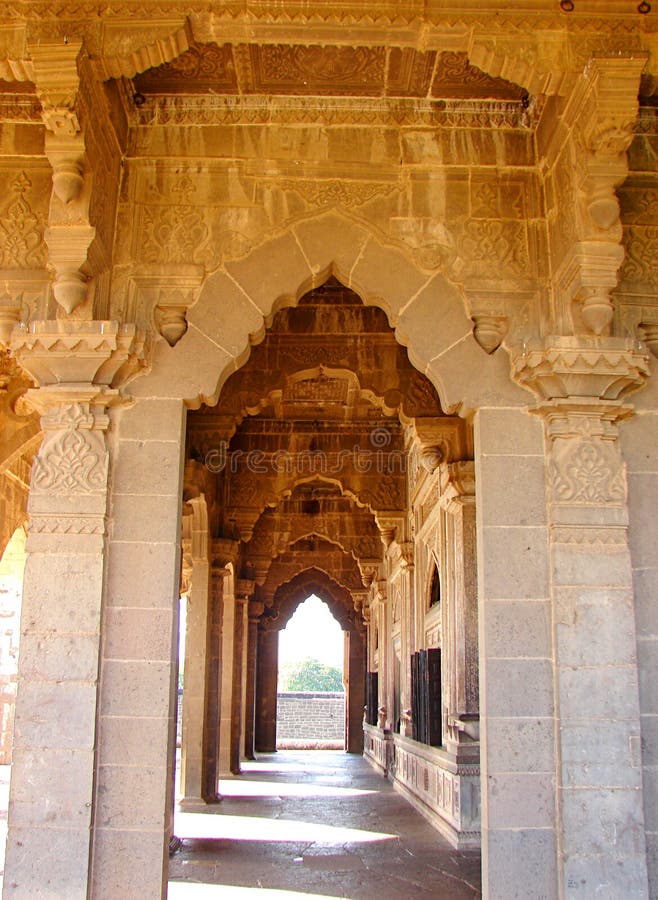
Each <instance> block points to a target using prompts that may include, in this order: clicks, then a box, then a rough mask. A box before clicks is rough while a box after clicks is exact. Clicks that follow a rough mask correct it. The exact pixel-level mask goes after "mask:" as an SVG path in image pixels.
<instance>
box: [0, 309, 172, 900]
mask: <svg viewBox="0 0 658 900" xmlns="http://www.w3.org/2000/svg"><path fill="white" fill-rule="evenodd" d="M133 337H134V332H133V333H130V331H129V330H128V329H124V330H123V331H120V330H119V328H118V325H117V323H115V322H67V321H64V320H58V321H56V322H55V321H44V322H33V323H31V326H30V329H29V330H28V331H20V333H19V332H15V333H14V336H13V344H12V346H13V350H14V353H15V356H16V357H17V359H18V361H19V362H20V364H21V365H22V366H23V367H24V368H25V369H26V370H27V371H28V372H29V373H30V375H31V376H32V377H33V378H34V380H35V381H36V382H37V383H39V384H40V385H41V387H40V388H39V389H37V390H34V391H30V392H29V394H28V399H29V400H31V402H32V404H33V405H34V406H35V408H37V409H38V410H39V411H40V412H41V414H42V419H41V424H42V428H43V431H44V438H43V442H42V445H41V448H40V450H39V452H38V454H37V457H36V459H35V461H34V465H33V469H32V480H31V486H30V495H29V503H28V511H29V516H30V523H29V527H28V540H27V547H26V549H27V561H26V566H25V578H24V588H23V605H22V621H21V632H22V634H21V652H20V659H19V674H18V698H17V706H16V719H15V733H14V761H13V767H12V779H11V793H10V799H9V835H8V840H7V855H6V864H5V873H6V877H5V881H4V896H7V897H9V896H11V897H38V896H43V895H44V893H47V894H48V895H49V896H54V897H66V898H71V900H76V898H80V900H83V898H87V897H89V896H93V885H92V883H91V880H90V873H89V858H90V853H91V852H92V837H93V827H94V823H95V821H96V820H97V816H98V811H97V808H96V803H95V794H94V788H95V778H96V774H97V750H98V733H97V727H98V702H99V657H100V645H101V633H102V628H103V622H102V617H103V595H104V579H105V577H106V546H105V534H106V528H107V518H106V516H107V512H108V472H109V463H110V454H109V452H108V447H107V438H106V433H107V430H108V427H109V424H110V420H109V418H108V415H107V409H108V407H109V406H111V405H112V404H114V403H118V402H120V397H119V394H118V391H117V390H116V389H113V388H112V387H111V385H112V382H113V381H114V380H116V381H118V380H119V375H118V374H117V373H118V371H119V370H120V368H121V367H122V366H123V365H124V363H126V362H127V361H128V360H129V358H130V354H131V350H132V341H133ZM167 799H168V798H167ZM160 871H162V869H160Z"/></svg>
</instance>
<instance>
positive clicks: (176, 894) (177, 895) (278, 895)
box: [168, 881, 340, 900]
mask: <svg viewBox="0 0 658 900" xmlns="http://www.w3.org/2000/svg"><path fill="white" fill-rule="evenodd" d="M256 896H258V898H259V900H295V897H313V898H314V900H340V896H336V895H335V894H316V893H313V894H307V893H306V892H302V891H277V890H273V889H269V888H260V887H236V886H235V885H233V884H202V883H199V882H195V883H191V882H188V881H170V882H169V892H168V898H169V900H214V898H215V897H236V898H240V897H243V898H244V900H250V898H254V897H256Z"/></svg>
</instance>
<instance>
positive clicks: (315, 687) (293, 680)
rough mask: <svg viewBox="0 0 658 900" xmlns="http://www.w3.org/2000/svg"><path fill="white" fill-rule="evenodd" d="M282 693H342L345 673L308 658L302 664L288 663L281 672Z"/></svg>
mask: <svg viewBox="0 0 658 900" xmlns="http://www.w3.org/2000/svg"><path fill="white" fill-rule="evenodd" d="M280 689H281V690H282V691H342V690H344V688H343V673H342V672H341V671H340V669H337V668H336V667H335V666H326V665H325V664H324V663H321V662H320V661H319V660H317V659H311V658H310V657H307V658H306V659H303V660H302V661H301V662H296V663H288V665H286V666H284V667H283V671H282V672H281V687H280Z"/></svg>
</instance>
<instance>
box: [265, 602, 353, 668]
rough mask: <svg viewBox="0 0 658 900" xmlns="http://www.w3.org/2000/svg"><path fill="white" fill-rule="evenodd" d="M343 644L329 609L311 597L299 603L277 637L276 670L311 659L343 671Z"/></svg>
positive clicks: (339, 631) (342, 637)
mask: <svg viewBox="0 0 658 900" xmlns="http://www.w3.org/2000/svg"><path fill="white" fill-rule="evenodd" d="M343 640H344V634H343V631H342V630H341V627H340V625H339V624H338V622H337V621H336V620H335V619H334V617H333V616H332V615H331V613H330V612H329V607H328V606H327V604H326V603H323V602H322V600H320V599H319V597H316V596H315V594H313V595H311V597H309V599H308V600H305V601H304V602H303V603H300V605H299V606H298V607H297V610H296V611H295V614H294V615H293V617H292V618H291V619H290V621H289V622H288V624H287V626H286V627H285V629H284V630H283V631H281V632H280V633H279V668H281V667H282V666H283V665H284V663H286V662H298V661H299V660H302V659H306V657H307V656H310V657H311V659H319V660H320V662H322V663H325V665H328V666H336V668H338V669H340V670H341V671H342V669H343Z"/></svg>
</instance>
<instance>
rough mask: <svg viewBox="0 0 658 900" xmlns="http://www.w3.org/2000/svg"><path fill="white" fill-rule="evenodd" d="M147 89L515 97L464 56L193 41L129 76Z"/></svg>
mask: <svg viewBox="0 0 658 900" xmlns="http://www.w3.org/2000/svg"><path fill="white" fill-rule="evenodd" d="M134 85H135V89H136V90H137V91H139V92H140V93H142V94H144V95H147V94H228V95H232V94H272V95H288V96H290V95H293V96H302V95H310V96H347V97H418V98H429V99H432V98H436V99H494V100H510V101H514V100H516V101H520V100H522V99H523V97H524V91H523V89H522V88H521V87H519V86H518V85H516V84H512V83H511V82H509V81H505V80H504V79H502V78H492V77H490V76H489V75H486V74H485V73H484V72H482V71H481V70H480V69H478V68H476V67H475V66H472V65H469V63H468V59H467V56H466V54H465V53H456V52H452V51H451V52H442V53H439V52H436V51H430V52H426V53H423V52H420V51H418V50H414V49H412V48H401V47H389V48H387V47H344V46H319V45H312V46H302V45H299V44H293V45H284V44H262V45H256V44H236V45H232V44H223V45H221V46H218V45H217V44H198V45H196V46H194V47H191V48H190V49H189V50H187V51H186V52H185V53H182V54H181V55H180V56H178V57H177V58H176V59H174V60H172V61H171V62H169V63H165V64H164V65H161V66H157V67H156V68H152V69H148V70H147V71H146V72H144V73H143V74H141V75H138V76H137V77H136V78H135V79H134Z"/></svg>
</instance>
